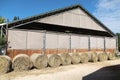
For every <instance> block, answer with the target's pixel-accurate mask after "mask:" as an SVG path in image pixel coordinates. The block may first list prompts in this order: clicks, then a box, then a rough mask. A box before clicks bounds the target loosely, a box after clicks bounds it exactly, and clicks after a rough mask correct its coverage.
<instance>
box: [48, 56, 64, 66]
mask: <svg viewBox="0 0 120 80" xmlns="http://www.w3.org/2000/svg"><path fill="white" fill-rule="evenodd" d="M47 56H48V58H49V59H48V64H49V66H51V67H58V66H60V65H61V63H62V60H61V57H60V56H59V55H57V54H48V55H47Z"/></svg>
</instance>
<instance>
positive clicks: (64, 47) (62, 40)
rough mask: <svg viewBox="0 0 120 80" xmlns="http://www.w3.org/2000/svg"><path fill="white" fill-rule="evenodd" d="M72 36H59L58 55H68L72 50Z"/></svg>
mask: <svg viewBox="0 0 120 80" xmlns="http://www.w3.org/2000/svg"><path fill="white" fill-rule="evenodd" d="M69 43H70V36H69V35H67V34H58V53H68V52H69V49H70V44H69Z"/></svg>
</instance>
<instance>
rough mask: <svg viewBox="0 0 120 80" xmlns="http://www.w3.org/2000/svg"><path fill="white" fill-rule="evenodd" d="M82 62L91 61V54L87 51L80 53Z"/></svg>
mask: <svg viewBox="0 0 120 80" xmlns="http://www.w3.org/2000/svg"><path fill="white" fill-rule="evenodd" d="M80 59H81V63H87V62H88V61H89V56H88V54H87V53H81V54H80Z"/></svg>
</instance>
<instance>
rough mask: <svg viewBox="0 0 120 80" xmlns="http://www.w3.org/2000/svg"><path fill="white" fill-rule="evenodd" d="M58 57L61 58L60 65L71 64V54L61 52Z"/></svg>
mask: <svg viewBox="0 0 120 80" xmlns="http://www.w3.org/2000/svg"><path fill="white" fill-rule="evenodd" d="M59 55H60V57H61V60H62V63H61V64H62V65H69V64H71V56H70V55H69V54H67V53H62V54H59Z"/></svg>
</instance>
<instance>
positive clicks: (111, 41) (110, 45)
mask: <svg viewBox="0 0 120 80" xmlns="http://www.w3.org/2000/svg"><path fill="white" fill-rule="evenodd" d="M105 47H106V51H110V52H115V50H116V38H109V37H106V38H105Z"/></svg>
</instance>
